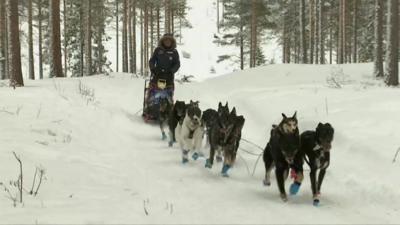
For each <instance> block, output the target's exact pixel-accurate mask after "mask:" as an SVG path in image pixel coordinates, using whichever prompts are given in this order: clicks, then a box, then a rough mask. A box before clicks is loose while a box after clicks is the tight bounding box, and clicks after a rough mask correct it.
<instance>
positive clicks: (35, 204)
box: [0, 64, 400, 224]
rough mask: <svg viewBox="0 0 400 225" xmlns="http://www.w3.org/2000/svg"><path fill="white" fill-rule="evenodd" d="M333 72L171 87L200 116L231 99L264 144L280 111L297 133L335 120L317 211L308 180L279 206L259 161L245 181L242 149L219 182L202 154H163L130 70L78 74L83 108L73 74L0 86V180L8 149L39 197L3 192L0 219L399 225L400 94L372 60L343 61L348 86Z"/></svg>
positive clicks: (14, 171) (280, 71)
mask: <svg viewBox="0 0 400 225" xmlns="http://www.w3.org/2000/svg"><path fill="white" fill-rule="evenodd" d="M338 68H339V67H337V66H311V65H305V66H299V65H274V66H268V67H263V68H257V69H254V70H248V71H244V72H238V73H235V74H231V75H227V76H222V77H218V78H214V79H210V80H206V81H204V82H200V83H193V84H187V85H178V87H177V91H176V97H177V98H178V99H184V100H189V99H195V100H200V104H201V107H202V108H203V109H206V108H208V107H215V106H217V103H218V101H219V100H221V101H225V100H229V103H230V104H231V105H235V106H237V110H238V113H241V114H243V115H244V116H245V117H246V124H245V128H244V134H243V136H244V137H245V138H246V139H249V140H251V141H253V142H255V143H257V144H258V145H260V146H262V147H264V146H265V144H266V141H267V139H268V138H269V137H268V134H269V129H270V127H271V124H272V123H276V122H279V120H280V114H281V113H282V112H285V113H287V114H291V113H293V112H294V111H295V110H298V115H299V118H300V128H301V130H306V129H312V128H314V127H315V126H316V124H317V123H318V122H319V121H321V122H330V123H332V124H333V126H334V127H335V129H336V139H335V141H334V148H333V150H332V162H331V167H330V168H329V170H328V174H327V177H326V182H325V183H324V185H323V190H322V199H321V206H320V207H318V208H316V207H313V206H312V199H311V190H310V187H309V186H310V184H309V178H308V176H307V177H306V179H305V182H304V185H303V186H302V189H301V191H300V193H299V195H298V196H295V197H290V199H289V202H288V203H283V202H282V201H281V200H280V198H279V195H278V190H277V187H276V182H275V179H273V185H272V186H271V187H270V188H266V187H264V186H262V179H263V175H264V172H263V165H262V163H261V162H260V163H259V164H258V166H257V168H256V172H255V174H254V176H251V173H252V170H253V166H254V165H255V162H256V159H257V157H256V156H253V155H249V154H247V153H245V152H243V151H240V152H239V154H240V156H239V158H238V162H237V164H236V166H235V168H234V169H232V171H231V177H230V178H228V179H226V178H222V177H221V176H220V175H219V171H220V169H221V166H220V165H216V166H215V167H214V168H213V169H212V170H211V171H210V170H207V169H205V168H204V159H200V161H198V162H191V163H189V164H188V165H185V166H183V165H182V164H181V163H180V152H179V149H178V148H173V149H169V148H168V147H167V143H165V142H163V141H161V135H160V132H159V130H158V128H157V127H156V126H151V125H147V124H144V123H143V122H142V120H141V118H140V116H139V115H137V114H135V113H136V112H137V111H139V110H140V109H141V104H142V97H143V94H142V91H143V80H140V79H135V78H131V77H130V75H127V74H125V75H124V74H113V75H112V76H110V77H105V76H94V77H88V78H83V79H80V80H81V82H82V83H83V84H84V85H86V86H87V87H89V88H92V89H94V90H95V99H94V101H89V102H88V101H87V100H86V99H85V98H83V97H82V96H81V95H80V94H78V85H79V80H78V79H55V80H50V79H46V80H43V81H27V85H26V87H25V88H18V89H16V90H13V89H11V88H9V87H1V88H0V120H1V123H2V129H1V135H0V146H1V147H2V151H1V152H0V165H1V166H0V182H3V183H5V184H8V182H9V181H10V180H16V177H17V175H18V168H17V163H16V160H15V159H14V157H13V155H12V152H13V151H15V152H16V153H17V154H19V155H20V156H21V158H22V161H23V163H24V177H25V178H24V181H25V185H24V187H25V188H26V189H28V190H29V189H30V185H31V184H32V183H31V182H32V177H33V173H34V168H35V166H36V165H42V166H43V167H44V168H45V169H46V180H45V181H44V183H43V185H42V188H41V189H40V191H39V194H38V196H37V197H35V198H34V197H31V196H28V195H26V194H25V195H24V196H25V200H24V205H23V206H20V205H19V206H17V207H16V208H14V207H13V206H12V202H11V201H10V200H9V199H7V198H6V194H5V193H4V192H3V190H2V189H1V190H0V199H1V200H0V218H1V222H0V223H5V224H9V223H14V224H21V223H30V224H32V223H47V224H55V223H57V224H59V223H63V224H78V223H79V224H83V223H91V224H100V223H113V224H118V223H140V224H144V223H146V224H149V223H162V224H168V223H174V224H179V223H189V224H192V223H193V224H200V223H207V224H217V223H218V224H222V223H224V224H232V223H234V224H239V223H247V224H249V223H253V224H254V223H262V224H268V223H286V224H310V223H317V224H321V223H329V224H333V223H334V224H341V223H347V224H357V223H358V224H366V223H370V224H372V223H374V224H383V223H398V221H400V211H399V210H400V200H399V199H400V192H399V191H398V187H399V185H400V181H399V179H398V173H399V171H400V170H399V169H400V164H399V162H395V163H392V160H393V157H394V154H395V152H396V150H397V148H399V147H400V143H399V140H400V133H399V132H398V127H397V126H396V125H397V124H399V122H400V121H399V120H400V119H399V118H398V116H397V115H398V114H399V113H400V101H399V96H400V95H399V94H400V91H399V89H397V88H386V87H384V86H381V85H379V84H380V83H381V82H380V81H375V80H373V79H371V78H370V77H369V75H368V74H369V73H370V71H372V66H371V64H359V65H346V66H343V68H344V74H346V75H348V77H347V76H343V75H338V76H336V78H342V79H343V80H344V81H345V82H341V83H346V84H345V85H343V87H342V88H341V89H334V88H329V87H328V85H327V82H326V77H328V76H330V75H331V73H332V71H340V70H338ZM339 74H340V73H339ZM0 86H1V85H0ZM18 109H19V111H18ZM5 111H7V112H5ZM242 147H243V148H245V149H247V150H250V151H252V152H254V153H260V152H259V150H257V149H256V148H254V147H252V146H250V145H248V144H247V145H246V143H243V144H242ZM397 160H398V161H400V158H398V159H397ZM246 165H247V166H248V167H250V168H249V170H250V174H249V172H248V170H247V166H246ZM287 184H288V182H287ZM145 209H146V211H147V213H148V215H146V213H145Z"/></svg>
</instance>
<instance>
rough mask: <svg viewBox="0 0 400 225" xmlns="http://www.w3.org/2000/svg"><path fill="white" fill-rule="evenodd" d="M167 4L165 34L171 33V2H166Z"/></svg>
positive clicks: (169, 0)
mask: <svg viewBox="0 0 400 225" xmlns="http://www.w3.org/2000/svg"><path fill="white" fill-rule="evenodd" d="M164 2H165V13H164V17H165V28H164V31H165V33H171V14H170V13H171V9H170V8H171V0H164Z"/></svg>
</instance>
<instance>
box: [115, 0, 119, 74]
mask: <svg viewBox="0 0 400 225" xmlns="http://www.w3.org/2000/svg"><path fill="white" fill-rule="evenodd" d="M118 1H119V0H115V8H116V13H115V14H116V20H115V23H116V24H115V26H116V28H115V33H116V34H117V37H116V41H117V46H116V50H117V55H116V57H117V65H116V71H117V73H118V72H119V4H118Z"/></svg>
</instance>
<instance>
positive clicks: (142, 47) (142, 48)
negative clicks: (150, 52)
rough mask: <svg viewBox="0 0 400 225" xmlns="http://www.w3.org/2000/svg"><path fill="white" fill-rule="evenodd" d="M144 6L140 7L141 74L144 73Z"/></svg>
mask: <svg viewBox="0 0 400 225" xmlns="http://www.w3.org/2000/svg"><path fill="white" fill-rule="evenodd" d="M143 36H144V32H143V8H141V9H140V57H141V58H140V74H141V75H142V76H143V75H144V40H143V39H144V37H143Z"/></svg>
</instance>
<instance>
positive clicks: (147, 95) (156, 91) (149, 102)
mask: <svg viewBox="0 0 400 225" xmlns="http://www.w3.org/2000/svg"><path fill="white" fill-rule="evenodd" d="M143 96H144V97H143V114H142V117H143V120H144V121H145V122H146V123H151V122H155V121H158V117H159V108H160V104H159V103H160V100H161V99H163V98H168V99H169V100H170V101H171V102H173V96H174V88H173V87H168V86H167V82H166V80H163V79H159V80H157V82H156V83H154V82H151V81H150V80H145V83H144V95H143Z"/></svg>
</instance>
